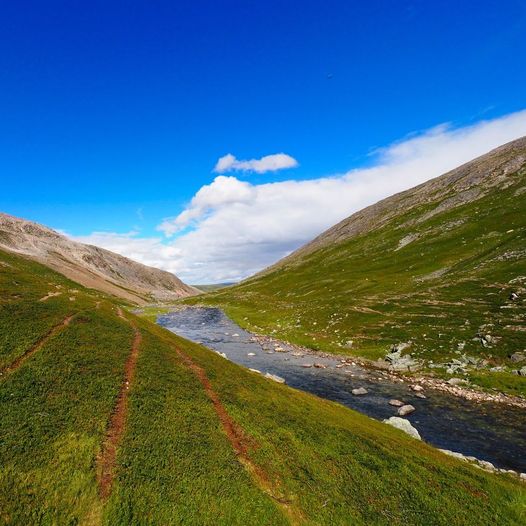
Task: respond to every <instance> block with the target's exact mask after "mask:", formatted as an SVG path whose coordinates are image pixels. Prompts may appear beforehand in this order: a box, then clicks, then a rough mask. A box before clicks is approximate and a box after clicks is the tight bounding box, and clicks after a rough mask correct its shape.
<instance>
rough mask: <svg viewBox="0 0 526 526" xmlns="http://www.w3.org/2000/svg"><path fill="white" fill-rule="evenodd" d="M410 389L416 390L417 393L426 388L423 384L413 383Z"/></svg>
mask: <svg viewBox="0 0 526 526" xmlns="http://www.w3.org/2000/svg"><path fill="white" fill-rule="evenodd" d="M410 389H411V391H415V393H419V392H421V391H423V390H424V388H423V387H422V386H421V385H412V386H411V387H410Z"/></svg>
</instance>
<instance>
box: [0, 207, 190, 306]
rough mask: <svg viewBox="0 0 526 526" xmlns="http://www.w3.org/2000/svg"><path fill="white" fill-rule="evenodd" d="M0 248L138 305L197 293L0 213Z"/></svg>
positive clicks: (135, 264)
mask: <svg viewBox="0 0 526 526" xmlns="http://www.w3.org/2000/svg"><path fill="white" fill-rule="evenodd" d="M0 248H3V249H5V250H8V251H10V252H14V253H17V254H20V255H24V256H26V257H30V258H32V259H34V260H36V261H38V262H40V263H43V264H44V265H47V266H49V267H50V268H52V269H53V270H56V271H58V272H60V273H61V274H63V275H65V276H66V277H68V278H70V279H72V280H73V281H76V282H78V283H80V284H81V285H84V286H86V287H89V288H94V289H97V290H101V291H103V292H106V293H109V294H112V295H114V296H117V297H119V298H122V299H125V300H127V301H131V302H133V303H137V304H140V305H142V304H146V303H149V302H151V301H152V300H153V301H168V300H175V299H179V298H181V297H187V296H191V295H193V294H197V293H198V291H196V289H194V288H193V287H191V286H189V285H186V284H185V283H183V282H182V281H181V280H180V279H179V278H177V277H176V276H175V275H173V274H171V273H170V272H167V271H164V270H160V269H157V268H154V267H149V266H147V265H143V264H142V263H138V262H136V261H133V260H132V259H130V258H127V257H125V256H121V255H120V254H116V253H114V252H111V251H110V250H107V249H104V248H100V247H97V246H94V245H87V244H84V243H80V242H78V241H74V240H72V239H69V238H67V237H66V236H64V235H62V234H60V233H59V232H56V231H55V230H53V229H51V228H49V227H47V226H44V225H40V224H39V223H36V222H33V221H29V220H26V219H22V218H18V217H15V216H12V215H9V214H6V213H2V212H0Z"/></svg>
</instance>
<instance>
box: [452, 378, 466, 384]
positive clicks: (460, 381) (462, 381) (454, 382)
mask: <svg viewBox="0 0 526 526" xmlns="http://www.w3.org/2000/svg"><path fill="white" fill-rule="evenodd" d="M465 382H466V381H465V380H462V378H450V379H449V380H448V381H447V383H448V384H449V385H461V384H463V383H465Z"/></svg>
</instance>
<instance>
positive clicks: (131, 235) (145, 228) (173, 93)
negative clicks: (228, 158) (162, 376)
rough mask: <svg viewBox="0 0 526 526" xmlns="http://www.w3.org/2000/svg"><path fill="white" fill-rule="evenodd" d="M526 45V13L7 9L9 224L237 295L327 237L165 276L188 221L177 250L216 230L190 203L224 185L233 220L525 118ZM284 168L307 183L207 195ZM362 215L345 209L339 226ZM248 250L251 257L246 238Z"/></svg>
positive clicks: (418, 5)
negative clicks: (408, 150) (230, 165)
mask: <svg viewBox="0 0 526 526" xmlns="http://www.w3.org/2000/svg"><path fill="white" fill-rule="evenodd" d="M525 34H526V4H524V2H522V1H510V0H508V1H500V2H497V1H484V0H483V1H477V2H475V1H465V2H453V1H440V2H428V1H425V2H424V1H403V0H401V1H397V2H394V1H393V2H387V1H383V2H378V1H376V2H375V1H372V2H351V1H324V2H322V1H310V0H302V2H297V1H294V2H293V1H281V2H277V1H269V0H266V1H258V2H248V1H215V2H212V1H210V2H203V1H191V2H190V1H188V2H179V1H177V2H174V1H158V2H146V1H144V2H134V1H129V0H128V1H122V2H115V1H113V2H112V1H105V2H99V1H92V2H89V3H86V2H77V1H71V0H70V1H62V2H56V1H53V0H49V1H46V2H44V1H40V2H37V1H33V2H25V1H23V0H20V1H17V2H9V3H4V5H3V6H2V17H1V18H0V46H1V49H2V53H0V90H1V91H0V95H1V96H0V115H1V118H0V178H1V183H2V186H1V192H0V209H1V210H3V211H5V212H8V213H11V214H14V215H19V216H23V217H26V218H29V219H33V220H36V221H38V222H41V223H44V224H47V225H49V226H52V227H54V228H59V229H61V230H64V231H66V232H68V233H69V234H71V235H73V236H82V237H83V238H84V239H86V240H92V241H93V240H98V241H99V242H100V243H101V244H104V243H106V245H107V246H109V247H111V248H113V249H114V250H119V251H121V252H123V253H125V254H127V255H130V256H132V257H136V258H137V259H141V260H144V261H145V262H148V263H151V264H158V265H160V266H163V267H164V268H168V269H169V270H172V271H176V272H180V273H182V274H183V275H184V276H186V277H187V279H190V280H205V281H206V280H216V279H238V278H239V277H243V276H244V275H246V274H248V273H250V272H252V271H254V270H257V268H258V267H261V266H262V265H264V264H267V263H269V262H271V261H272V259H275V258H276V257H279V256H281V255H283V254H284V253H287V252H288V251H290V250H291V249H292V248H295V246H297V245H298V244H299V243H301V242H303V241H305V240H307V239H308V236H311V235H312V234H314V233H317V231H318V230H319V229H321V228H322V227H325V226H328V225H325V223H320V224H316V225H310V226H308V228H306V229H305V232H304V235H300V234H298V233H297V232H296V231H295V232H294V233H293V234H291V235H289V236H288V237H287V235H286V234H287V232H277V234H276V236H275V239H274V240H266V239H265V240H261V239H260V240H256V241H254V243H255V244H258V243H259V244H260V245H261V246H260V248H259V253H262V251H264V250H265V247H266V243H274V244H273V246H272V249H271V250H269V251H267V254H268V257H266V258H265V257H260V259H259V260H258V259H257V254H255V253H254V257H253V258H250V262H247V264H246V265H245V266H244V267H243V268H239V269H236V270H235V271H233V272H231V273H229V272H226V271H224V272H222V273H221V272H220V273H216V272H211V271H202V272H198V271H197V270H196V269H197V268H198V267H199V266H201V268H202V267H206V268H210V267H211V266H214V260H213V259H207V258H204V259H203V261H193V262H191V263H190V262H189V261H186V262H181V261H179V263H178V264H174V265H170V264H168V263H167V262H166V261H167V259H170V258H172V259H173V260H174V261H175V260H177V258H178V257H179V258H181V257H182V256H181V250H183V248H181V247H178V246H174V245H173V242H174V239H176V238H173V237H165V233H166V232H163V231H159V229H158V227H159V225H161V224H162V222H163V220H164V219H165V218H167V217H176V216H178V215H179V214H180V213H181V212H184V211H185V210H189V209H190V210H193V212H192V214H193V217H194V222H186V223H185V228H184V229H183V230H182V231H179V232H178V233H176V236H177V235H185V234H186V233H188V232H190V233H192V231H195V230H199V229H200V228H201V226H202V223H201V222H202V221H210V220H212V221H213V220H217V218H216V216H215V215H214V214H215V211H216V208H215V206H216V205H214V203H212V204H210V202H207V204H206V205H199V206H200V207H201V208H199V206H198V207H197V209H196V206H195V205H192V204H189V203H191V200H192V198H194V196H196V194H198V192H199V191H200V189H201V188H203V187H204V188H205V193H206V191H207V190H206V188H209V189H210V190H208V193H209V194H210V193H213V194H214V196H217V195H219V196H221V195H224V184H226V183H228V185H229V190H228V191H233V192H234V194H233V195H234V197H229V198H228V199H229V200H227V204H228V206H231V205H232V203H234V204H235V203H237V201H236V199H237V198H238V197H239V195H242V196H243V197H242V198H243V199H246V198H247V196H248V195H253V194H254V192H253V190H254V189H257V190H258V191H259V188H260V187H262V189H265V188H266V186H265V185H267V184H269V183H278V184H279V183H284V184H285V185H287V184H288V183H291V182H293V181H305V180H320V179H323V178H326V177H328V176H331V175H334V174H345V173H347V172H349V170H353V169H356V168H363V167H374V166H376V164H377V163H378V162H380V163H381V162H384V161H385V157H383V158H382V156H381V155H380V156H378V154H376V155H371V152H375V151H376V149H378V148H392V145H393V143H395V144H397V143H398V142H400V141H407V140H408V137H409V140H410V139H411V137H412V138H415V137H422V136H423V137H428V136H429V133H430V132H429V131H428V130H430V129H433V128H434V127H436V126H437V125H440V124H441V123H450V125H449V128H447V129H446V128H440V129H439V130H440V133H446V134H447V133H449V132H448V130H449V131H451V130H454V129H457V130H458V129H472V128H470V127H473V126H475V127H476V126H477V125H478V124H479V123H480V122H481V121H489V122H496V121H495V119H497V120H498V119H499V118H506V116H509V115H511V114H516V112H519V111H520V110H523V109H524V108H526V101H525V93H526V92H525V86H526V39H525V38H524V35H525ZM514 122H515V121H514ZM521 126H522V120H521V121H520V123H519V124H517V123H516V122H515V124H513V126H512V129H507V131H506V132H504V133H503V135H502V136H501V135H496V136H495V135H492V136H491V139H487V143H484V142H482V143H481V145H482V146H484V145H486V144H487V145H488V146H491V147H492V146H493V145H494V143H495V142H496V141H497V142H498V141H499V140H500V139H501V138H502V139H503V140H504V139H509V138H510V137H512V136H513V134H517V133H521V130H522V127H521ZM466 127H467V128H466ZM431 133H435V134H436V130H435V132H431ZM510 134H511V135H510ZM512 138H513V137H512ZM409 144H414V143H409ZM387 151H388V152H389V151H390V150H387ZM282 152H283V153H285V154H287V155H289V156H291V157H292V158H293V159H295V160H297V162H298V163H299V166H297V167H295V168H289V169H284V170H279V171H274V172H265V173H257V172H253V171H250V170H248V171H236V172H233V173H225V175H224V176H219V177H220V178H221V177H223V179H220V180H219V183H217V184H215V185H214V183H213V182H214V179H215V178H216V177H217V176H218V174H217V173H214V172H213V169H214V166H215V165H216V162H217V161H218V159H219V158H220V157H223V156H224V155H226V154H228V153H230V154H233V155H235V156H236V158H237V159H240V160H246V159H258V158H261V157H263V156H267V155H271V154H276V153H282ZM472 152H473V153H479V151H478V149H477V148H475V150H471V149H467V150H465V151H464V153H463V155H464V156H459V157H458V158H457V157H454V156H453V157H452V162H453V161H455V162H456V161H463V160H464V159H465V157H466V156H467V155H470V154H471V153H472ZM229 177H230V178H231V179H228V178H229ZM397 177H401V176H400V175H399V176H397ZM409 182H414V180H413V179H412V178H411V177H409V178H408V181H407V182H405V183H404V184H401V186H402V187H403V186H404V185H405V186H406V185H407V184H408V183H409ZM238 183H240V184H238ZM245 183H246V184H245ZM244 184H245V186H243V185H244ZM236 185H237V186H236ZM247 185H248V186H247ZM234 187H235V188H234ZM274 188H278V189H279V188H284V187H280V186H277V187H274ZM287 188H288V186H287ZM396 189H398V186H394V187H393V190H396ZM239 192H241V194H240V193H239ZM247 192H248V193H247ZM293 193H294V192H293ZM371 196H372V197H378V196H379V197H381V195H380V194H378V195H377V194H376V193H374V192H373V193H372V194H371ZM200 199H201V202H202V201H203V198H200ZM214 199H216V197H214ZM232 199H233V201H232ZM291 199H292V201H293V200H294V197H292V198H291ZM216 200H217V199H216ZM198 201H199V199H198ZM220 201H221V199H220ZM368 202H369V201H368V199H366V198H364V199H363V200H362V201H360V202H356V203H355V202H354V201H353V202H352V203H349V206H347V207H346V206H345V203H343V204H342V206H341V208H339V209H338V213H339V215H337V216H334V217H333V216H330V219H331V220H333V219H337V218H340V216H342V217H344V216H345V215H347V214H348V213H350V212H352V211H353V210H354V209H355V208H356V207H358V206H359V205H360V204H361V205H365V204H368ZM221 203H222V205H224V204H225V202H223V201H221ZM325 204H327V203H325ZM320 206H321V205H320ZM329 206H330V204H329ZM320 210H321V209H320ZM319 212H320V211H319V210H316V211H315V213H316V214H318V213H319ZM291 213H292V219H291V221H292V220H293V217H294V215H295V213H294V211H292V212H291ZM321 213H322V215H323V210H321ZM248 220H250V218H249V219H247V221H248ZM196 221H197V223H196ZM287 221H288V218H286V217H285V218H282V225H281V228H283V229H284V228H285V226H286V223H287ZM302 221H303V219H302ZM94 232H95V233H100V232H104V233H106V234H105V235H106V237H105V241H104V239H103V240H102V241H101V238H100V236H99V237H98V238H95V237H93V233H94ZM110 234H111V235H113V238H112V239H113V240H112V241H108V239H110V237H109V236H110ZM171 234H173V232H171V233H170V235H171ZM115 235H117V236H121V237H120V238H118V237H117V240H118V241H117V242H115ZM211 235H213V237H214V239H215V238H216V237H217V236H219V237H221V236H223V235H227V233H225V231H224V230H216V231H214V233H213V234H211ZM228 235H229V236H236V235H238V234H237V232H236V230H235V229H234V230H232V231H230V230H229V231H228ZM90 236H92V237H90ZM122 236H124V238H123V237H122ZM255 237H256V238H257V236H255ZM126 238H128V239H133V240H134V241H136V240H137V239H139V240H140V239H143V240H145V241H144V243H146V245H144V246H148V247H150V248H149V249H148V250H150V249H151V245H148V243H152V240H155V244H156V246H158V247H161V249H162V250H165V248H166V249H167V251H168V255H167V256H166V257H163V258H160V259H159V260H155V259H152V260H149V259H147V258H145V257H144V255H141V254H143V253H142V252H140V251H139V252H136V251H135V252H134V250H132V249H131V248H130V247H128V248H126V247H125V246H124V244H121V242H120V241H119V239H120V240H122V239H126ZM206 239H207V238H202V239H200V242H205V243H206V242H207V241H206ZM244 240H245V241H244V242H245V248H246V249H247V250H249V249H250V245H252V244H254V243H253V242H252V241H253V240H252V239H250V234H249V233H247V234H246V235H245V237H244ZM216 241H217V240H216ZM123 247H124V248H123ZM163 247H164V248H163ZM261 247H263V248H261ZM267 248H268V247H267ZM185 250H189V248H188V247H187V248H186V249H185ZM183 251H184V250H183ZM172 253H173V254H172ZM170 254H172V255H170ZM221 257H224V255H223V256H221ZM238 259H239V258H238ZM218 265H219V263H218ZM227 266H228V262H225V263H224V265H223V267H224V268H225V269H226V268H227ZM192 268H193V270H192Z"/></svg>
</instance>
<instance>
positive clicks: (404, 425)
mask: <svg viewBox="0 0 526 526" xmlns="http://www.w3.org/2000/svg"><path fill="white" fill-rule="evenodd" d="M384 423H385V424H389V425H390V426H393V427H396V428H397V429H400V430H401V431H404V432H405V433H407V434H408V435H411V436H412V437H413V438H416V439H417V440H422V439H421V438H420V433H419V432H418V430H417V429H416V428H415V427H413V426H412V425H411V422H409V420H406V419H405V418H399V417H398V416H392V417H391V418H388V419H387V420H384Z"/></svg>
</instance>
